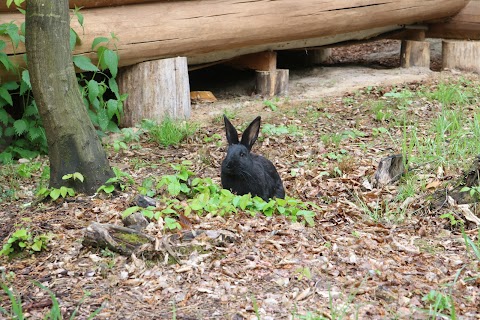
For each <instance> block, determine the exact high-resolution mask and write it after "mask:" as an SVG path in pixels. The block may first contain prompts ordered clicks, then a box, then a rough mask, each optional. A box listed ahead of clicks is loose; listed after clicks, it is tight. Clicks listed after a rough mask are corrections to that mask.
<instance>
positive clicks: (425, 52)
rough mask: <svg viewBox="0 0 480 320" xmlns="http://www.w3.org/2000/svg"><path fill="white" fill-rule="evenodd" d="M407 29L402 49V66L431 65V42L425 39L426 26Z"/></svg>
mask: <svg viewBox="0 0 480 320" xmlns="http://www.w3.org/2000/svg"><path fill="white" fill-rule="evenodd" d="M411 28H412V29H407V30H406V32H405V37H404V39H403V40H402V45H401V49H400V65H401V66H402V68H411V67H423V68H429V67H430V42H428V41H425V28H424V27H423V26H413V27H411Z"/></svg>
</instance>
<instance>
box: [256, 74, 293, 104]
mask: <svg viewBox="0 0 480 320" xmlns="http://www.w3.org/2000/svg"><path fill="white" fill-rule="evenodd" d="M288 80H289V70H288V69H277V70H275V71H257V78H256V86H255V89H256V93H257V94H259V95H261V96H265V97H272V96H281V95H286V94H287V93H288Z"/></svg>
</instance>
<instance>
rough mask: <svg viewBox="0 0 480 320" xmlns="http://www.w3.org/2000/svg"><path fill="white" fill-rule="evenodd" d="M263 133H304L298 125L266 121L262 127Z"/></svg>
mask: <svg viewBox="0 0 480 320" xmlns="http://www.w3.org/2000/svg"><path fill="white" fill-rule="evenodd" d="M262 133H264V134H266V135H271V136H273V135H283V134H289V135H293V136H301V135H303V133H302V130H301V128H299V127H298V126H296V125H287V126H285V125H279V126H276V125H274V124H270V123H266V124H264V125H263V127H262Z"/></svg>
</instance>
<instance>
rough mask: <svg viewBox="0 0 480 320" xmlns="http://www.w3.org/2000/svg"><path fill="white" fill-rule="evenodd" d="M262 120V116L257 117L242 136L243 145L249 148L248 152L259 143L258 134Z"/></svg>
mask: <svg viewBox="0 0 480 320" xmlns="http://www.w3.org/2000/svg"><path fill="white" fill-rule="evenodd" d="M260 120H261V118H260V116H258V117H256V118H255V120H253V121H252V123H250V124H249V125H248V128H247V129H245V131H244V132H243V134H242V142H241V144H243V145H244V146H245V147H247V149H248V150H250V149H252V146H253V144H254V143H255V141H257V138H258V132H259V131H260Z"/></svg>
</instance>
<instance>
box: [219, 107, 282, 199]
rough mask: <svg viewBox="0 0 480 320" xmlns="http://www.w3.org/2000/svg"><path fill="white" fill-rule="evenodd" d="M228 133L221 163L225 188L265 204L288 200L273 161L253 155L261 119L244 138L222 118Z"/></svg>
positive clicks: (256, 121) (254, 123) (246, 131)
mask: <svg viewBox="0 0 480 320" xmlns="http://www.w3.org/2000/svg"><path fill="white" fill-rule="evenodd" d="M223 120H224V122H225V130H226V133H227V141H228V150H227V156H226V157H225V159H223V162H222V172H221V179H222V186H223V188H225V189H229V190H230V191H232V192H233V193H236V194H238V195H243V194H247V193H251V194H252V196H259V197H260V198H262V199H263V200H265V201H268V199H269V198H273V197H277V198H282V199H283V198H285V190H284V189H283V182H282V179H280V176H279V175H278V172H277V170H276V169H275V166H274V165H273V163H272V162H270V160H268V159H266V158H264V157H262V156H259V155H256V154H253V153H250V150H251V149H252V146H253V144H254V143H255V141H256V140H257V138H258V133H259V131H260V117H257V118H256V119H255V120H253V121H252V123H250V124H249V126H248V128H247V129H246V130H245V131H244V132H243V134H242V141H241V142H239V141H238V133H237V130H236V129H235V127H234V126H233V125H232V124H231V123H230V121H229V120H228V119H227V117H226V116H223Z"/></svg>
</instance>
